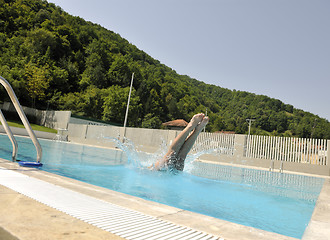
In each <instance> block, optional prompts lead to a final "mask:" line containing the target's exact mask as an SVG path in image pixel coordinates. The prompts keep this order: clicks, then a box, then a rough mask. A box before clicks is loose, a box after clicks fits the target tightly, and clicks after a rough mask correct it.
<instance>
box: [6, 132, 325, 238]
mask: <svg viewBox="0 0 330 240" xmlns="http://www.w3.org/2000/svg"><path fill="white" fill-rule="evenodd" d="M17 140H18V144H19V151H18V157H17V158H18V159H20V160H29V161H31V160H32V161H34V160H35V154H36V153H35V150H34V147H33V145H32V142H31V141H30V140H29V139H26V138H17ZM0 143H1V144H0V157H1V158H5V159H11V149H12V148H11V144H10V141H9V140H8V138H7V137H6V136H4V135H0ZM40 143H41V145H42V147H43V155H44V156H43V163H44V166H43V167H42V170H45V171H49V172H53V173H56V174H59V175H63V176H67V177H71V178H74V179H78V180H81V181H84V182H88V183H91V184H94V185H98V186H101V187H106V188H109V189H112V190H115V191H119V192H123V193H127V194H130V195H134V196H137V197H141V198H144V199H147V200H151V201H155V202H159V203H163V204H166V205H170V206H174V207H178V208H181V209H185V210H189V211H193V212H197V213H201V214H205V215H209V216H213V217H216V218H219V219H223V220H227V221H231V222H235V223H239V224H243V225H246V226H252V227H255V228H259V229H263V230H266V231H271V232H275V233H279V234H283V235H286V236H291V237H296V238H301V237H302V235H303V232H304V230H305V228H306V226H307V224H308V222H309V220H310V218H311V215H312V212H313V209H314V206H315V202H316V200H317V197H318V195H319V193H320V190H321V188H322V185H323V181H324V180H323V179H322V178H315V177H307V176H301V175H292V174H279V173H270V172H267V171H260V170H253V169H244V168H236V167H230V166H220V165H219V166H218V165H210V164H207V163H201V162H198V163H195V164H194V165H193V166H191V167H190V171H189V172H182V173H179V174H171V173H168V172H153V171H149V170H147V169H146V168H141V167H137V165H136V164H132V163H136V161H135V162H132V161H131V163H130V164H127V155H126V154H124V153H123V152H122V151H119V150H111V149H103V148H93V147H88V146H83V145H77V144H70V143H63V142H53V141H44V140H41V141H40ZM128 151H130V152H128V153H129V154H130V155H129V156H128V158H130V157H136V153H134V152H132V151H133V150H132V149H130V150H128ZM140 157H141V156H140ZM150 157H151V158H152V157H153V156H148V155H143V157H142V158H141V160H142V161H146V162H148V161H147V160H150Z"/></svg>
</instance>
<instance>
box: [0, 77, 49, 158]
mask: <svg viewBox="0 0 330 240" xmlns="http://www.w3.org/2000/svg"><path fill="white" fill-rule="evenodd" d="M0 83H1V84H2V85H3V86H4V88H5V89H6V91H7V93H8V95H9V97H10V99H11V101H12V103H13V104H14V107H15V109H16V111H17V113H18V115H19V117H20V119H21V121H22V123H23V125H24V127H25V129H26V131H27V132H28V134H29V136H30V138H31V140H32V142H33V144H34V146H35V148H36V151H37V162H38V163H40V161H41V157H42V149H41V146H40V143H39V141H38V139H37V137H36V135H35V134H34V132H33V130H32V128H31V125H30V123H29V121H28V119H27V117H26V115H25V113H24V111H23V109H22V107H21V105H20V104H19V101H18V99H17V97H16V95H15V92H14V90H13V88H12V87H11V85H10V84H9V82H8V81H7V80H6V79H4V78H3V77H1V76H0ZM0 112H1V110H0ZM0 120H1V123H2V125H3V126H4V129H5V131H6V133H7V135H8V137H9V138H10V140H11V142H12V145H13V161H16V154H17V142H16V140H15V138H14V136H13V134H12V132H11V130H10V128H9V127H8V124H7V122H6V119H5V118H4V116H3V114H2V112H1V114H0Z"/></svg>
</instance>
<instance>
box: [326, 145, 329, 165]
mask: <svg viewBox="0 0 330 240" xmlns="http://www.w3.org/2000/svg"><path fill="white" fill-rule="evenodd" d="M327 153H328V155H327V160H326V165H330V163H329V161H330V140H328V143H327Z"/></svg>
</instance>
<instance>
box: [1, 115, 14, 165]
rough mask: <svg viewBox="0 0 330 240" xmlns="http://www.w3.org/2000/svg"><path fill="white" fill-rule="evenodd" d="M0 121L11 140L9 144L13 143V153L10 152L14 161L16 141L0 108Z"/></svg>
mask: <svg viewBox="0 0 330 240" xmlns="http://www.w3.org/2000/svg"><path fill="white" fill-rule="evenodd" d="M0 122H1V124H2V126H3V128H4V129H5V131H6V133H7V135H8V137H9V139H10V141H11V144H12V145H13V153H12V160H13V162H16V156H17V141H16V139H15V137H14V135H13V133H12V131H11V130H10V128H9V126H8V123H7V121H6V119H5V116H3V114H2V111H1V109H0Z"/></svg>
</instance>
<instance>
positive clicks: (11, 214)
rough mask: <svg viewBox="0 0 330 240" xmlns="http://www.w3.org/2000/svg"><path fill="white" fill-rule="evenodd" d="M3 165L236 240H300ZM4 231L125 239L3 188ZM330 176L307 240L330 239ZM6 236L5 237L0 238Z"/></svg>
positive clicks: (20, 235)
mask: <svg viewBox="0 0 330 240" xmlns="http://www.w3.org/2000/svg"><path fill="white" fill-rule="evenodd" d="M0 167H2V168H6V169H9V170H12V171H17V172H19V173H22V174H25V175H28V176H30V177H33V178H37V179H40V180H43V181H46V182H49V183H52V184H55V185H58V186H62V187H64V188H67V189H71V190H73V191H76V192H79V193H82V194H86V195H88V196H93V197H95V198H98V199H101V200H104V201H107V202H110V203H112V204H116V205H118V206H122V207H125V208H129V209H132V210H136V211H138V212H142V213H144V214H146V215H150V216H153V217H156V218H158V219H162V220H166V221H169V222H173V223H175V224H178V225H183V226H187V227H190V228H193V229H196V230H199V231H203V232H206V233H210V234H213V235H215V236H219V237H222V238H224V239H227V240H231V239H247V240H249V239H294V238H290V237H287V236H283V235H279V234H275V233H271V232H266V231H263V230H259V229H255V228H252V227H246V226H242V225H239V224H235V223H231V222H227V221H223V220H219V219H216V218H212V217H208V216H205V215H201V214H196V213H192V212H189V211H185V210H181V209H177V208H174V207H170V206H166V205H163V204H159V203H155V202H150V201H147V200H144V199H140V198H137V197H133V196H130V195H126V194H122V193H119V192H115V191H112V190H108V189H105V188H101V187H97V186H94V185H90V184H87V183H83V182H80V181H77V180H74V179H70V178H66V177H62V176H59V175H55V174H52V173H48V172H44V171H41V170H37V169H27V168H22V167H19V166H18V164H17V163H12V162H10V161H7V160H3V159H1V160H0ZM0 195H1V197H0V206H1V208H0V216H1V217H0V228H2V231H0V233H1V232H7V238H5V239H8V240H10V239H21V240H25V239H29V240H33V239H79V240H80V239H122V238H120V237H118V236H116V235H114V234H111V233H109V232H106V231H104V230H102V229H99V228H97V227H94V226H92V225H90V224H87V223H85V222H83V221H80V220H78V219H76V218H74V217H71V216H69V215H67V214H65V213H62V212H60V211H57V210H55V209H53V208H51V207H48V206H46V205H44V204H41V203H39V202H37V201H35V200H32V199H30V198H28V197H25V196H24V195H22V194H19V193H17V192H15V191H13V190H11V189H8V188H6V187H3V186H0ZM328 226H330V178H325V183H324V186H323V189H322V192H321V194H320V197H319V200H318V202H317V205H316V208H315V210H314V213H313V217H312V219H311V221H310V224H309V226H308V228H307V229H306V232H305V235H304V237H303V239H304V240H309V239H329V236H330V230H329V227H328ZM0 236H1V235H0Z"/></svg>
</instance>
